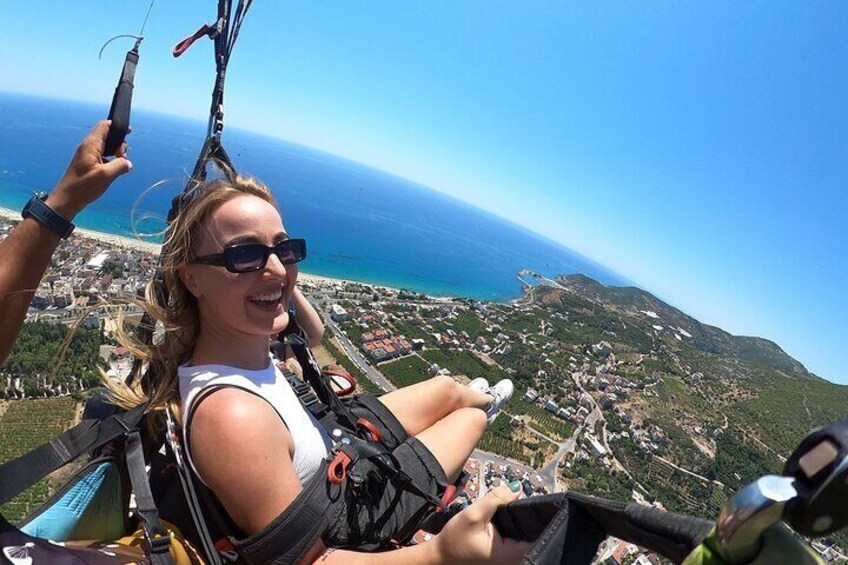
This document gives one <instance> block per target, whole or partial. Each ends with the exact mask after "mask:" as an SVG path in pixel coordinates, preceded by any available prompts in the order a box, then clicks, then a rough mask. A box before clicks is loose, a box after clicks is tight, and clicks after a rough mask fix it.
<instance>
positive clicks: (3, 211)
mask: <svg viewBox="0 0 848 565" xmlns="http://www.w3.org/2000/svg"><path fill="white" fill-rule="evenodd" d="M0 218H2V219H6V220H12V221H15V222H18V221H20V220H21V213H20V211H18V210H12V209H10V208H3V207H0ZM75 237H79V238H82V239H89V240H92V241H96V242H98V243H103V244H106V245H111V246H115V247H123V248H125V249H132V250H134V251H141V252H143V253H150V254H153V255H157V256H158V255H159V252H160V251H161V249H162V245H161V244H159V243H152V242H149V241H142V240H140V239H135V238H132V237H127V236H122V235H115V234H111V233H105V232H100V231H95V230H90V229H86V228H80V227H77V228H75V229H74V233H73V234H71V239H73V238H75ZM298 279H300V280H301V281H302V282H309V283H325V284H344V283H351V284H363V285H366V286H370V287H375V288H383V289H387V290H395V291H397V290H398V289H396V288H393V287H389V286H385V285H380V284H371V283H364V282H360V281H355V280H350V279H343V278H333V277H327V276H323V275H313V274H310V273H307V272H304V271H300V272H299V273H298Z"/></svg>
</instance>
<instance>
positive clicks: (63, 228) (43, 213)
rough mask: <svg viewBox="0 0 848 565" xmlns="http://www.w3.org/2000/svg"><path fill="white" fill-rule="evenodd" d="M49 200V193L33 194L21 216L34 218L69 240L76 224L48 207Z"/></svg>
mask: <svg viewBox="0 0 848 565" xmlns="http://www.w3.org/2000/svg"><path fill="white" fill-rule="evenodd" d="M46 198H47V193H45V192H36V193H34V194H33V196H32V198H30V199H29V202H27V203H26V206H24V209H23V211H22V212H21V216H23V217H24V218H28V217H32V218H34V219H35V220H38V222H40V223H41V224H42V225H43V226H44V227H46V228H47V229H49V230H50V231H52V232H53V233H55V234H56V235H58V236H59V237H61V238H62V239H65V238H67V237H68V236H69V235H71V233H72V232H73V231H74V227H75V226H74V224H73V223H71V222H69V221H68V220H67V219H66V218H65V217H63V216H62V215H61V214H59V213H58V212H56V211H55V210H53V209H52V208H51V207H50V206H48V205H47V204H46V203H45V202H44V200H45V199H46Z"/></svg>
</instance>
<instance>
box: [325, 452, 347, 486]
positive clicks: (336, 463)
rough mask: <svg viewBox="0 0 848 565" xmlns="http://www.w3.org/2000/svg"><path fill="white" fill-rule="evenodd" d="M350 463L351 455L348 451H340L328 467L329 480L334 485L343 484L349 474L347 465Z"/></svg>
mask: <svg viewBox="0 0 848 565" xmlns="http://www.w3.org/2000/svg"><path fill="white" fill-rule="evenodd" d="M348 465H350V457H348V455H347V453H345V452H343V451H339V452H338V453H336V456H335V457H334V458H333V460H332V461H331V462H330V466H329V467H327V480H328V481H330V483H332V484H334V485H340V484H342V481H344V480H345V477H346V476H347V467H348Z"/></svg>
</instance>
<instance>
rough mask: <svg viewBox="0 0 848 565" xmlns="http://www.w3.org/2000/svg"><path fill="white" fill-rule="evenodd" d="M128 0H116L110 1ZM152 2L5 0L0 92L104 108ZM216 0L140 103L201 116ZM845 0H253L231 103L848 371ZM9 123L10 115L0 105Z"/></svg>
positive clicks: (162, 57)
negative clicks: (201, 32)
mask: <svg viewBox="0 0 848 565" xmlns="http://www.w3.org/2000/svg"><path fill="white" fill-rule="evenodd" d="M117 5H120V6H121V7H120V9H116V8H115V6H117ZM146 9H147V2H146V1H144V0H128V1H124V2H121V3H119V4H116V3H115V2H104V1H96V2H95V1H85V0H84V1H82V2H54V1H50V2H48V1H36V0H31V1H29V2H6V3H5V5H4V9H3V17H2V19H0V61H2V65H3V72H2V73H0V90H6V91H17V92H30V93H39V94H44V95H50V96H62V97H68V98H76V99H83V100H92V101H99V102H101V103H103V104H104V108H105V107H107V106H108V102H109V99H110V97H111V93H112V90H113V89H114V83H115V80H116V77H117V74H118V70H119V67H120V64H121V61H122V59H123V53H124V51H125V49H126V48H127V47H128V46H129V45H128V44H126V43H124V44H118V45H114V46H113V47H112V48H110V49H109V50H107V52H106V54H105V56H104V59H103V60H102V61H98V60H97V52H98V50H99V48H100V45H101V44H102V43H103V41H105V40H106V39H107V38H108V37H110V36H112V35H114V34H117V33H135V32H137V29H138V27H139V25H140V23H141V20H142V18H143V15H144V13H145V11H146ZM214 12H215V2H213V1H210V0H204V1H198V0H194V1H185V0H182V1H180V2H173V1H172V2H165V1H163V0H159V2H158V4H157V5H156V7H155V8H154V11H153V14H152V16H151V19H150V22H149V23H148V30H147V39H146V41H145V44H144V45H143V54H142V62H141V65H140V67H139V72H138V81H137V86H136V99H135V104H136V106H137V107H141V108H146V109H152V110H158V111H162V112H166V113H171V114H179V115H185V116H193V117H198V118H205V115H206V111H207V108H208V96H209V89H210V87H211V72H212V67H211V55H210V52H211V44H210V42H208V41H205V42H202V43H199V44H197V45H195V47H194V48H193V49H192V50H191V51H190V52H189V53H188V54H187V55H186V56H184V57H183V58H182V59H180V60H176V61H174V60H173V59H172V58H171V57H170V47H171V46H172V45H173V44H174V43H175V42H176V41H177V40H178V39H179V38H181V37H182V36H185V35H188V34H190V33H191V32H193V31H194V30H195V29H196V28H197V27H198V26H199V25H200V24H201V23H202V22H204V21H211V20H212V19H213V16H214ZM846 30H848V4H845V3H840V2H821V3H815V4H807V3H791V2H782V3H775V2H655V1H651V2H635V1H634V2H597V1H592V2H588V1H587V2H582V3H570V2H562V1H560V0H557V1H549V2H543V1H538V2H514V1H501V0H486V1H482V0H480V1H470V0H468V1H463V0H452V1H428V2H389V1H382V0H359V1H347V2H282V1H280V0H273V1H272V0H256V2H255V3H254V8H253V9H252V11H251V13H250V14H249V15H248V19H247V21H246V22H245V25H244V28H243V33H242V37H241V39H240V43H239V45H238V46H237V50H236V54H235V56H234V58H233V61H232V63H231V71H230V74H229V79H228V92H227V108H226V110H227V122H228V124H230V125H233V126H238V127H241V128H245V129H249V130H254V131H258V132H262V133H266V134H270V135H273V136H276V137H281V138H284V139H288V140H291V141H294V142H298V143H302V144H305V145H309V146H313V147H316V148H320V149H324V150H327V151H329V152H332V153H336V154H339V155H342V156H345V157H349V158H352V159H355V160H358V161H361V162H364V163H368V164H371V165H374V166H376V167H378V168H381V169H384V170H387V171H390V172H393V173H396V174H399V175H401V176H405V177H407V178H410V179H413V180H416V181H419V182H421V183H423V184H426V185H429V186H431V187H433V188H435V189H437V190H441V191H444V192H447V193H450V194H452V195H455V196H457V197H459V198H461V199H463V200H466V201H469V202H471V203H474V204H476V205H478V206H480V207H483V208H486V209H488V210H491V211H493V212H495V213H497V214H500V215H502V216H505V217H507V218H509V219H511V220H514V221H516V222H518V223H520V224H523V225H525V226H527V227H529V228H531V229H533V230H535V231H538V232H540V233H542V234H544V235H547V236H549V237H551V238H552V239H555V240H557V241H560V242H562V243H564V244H565V245H567V246H569V247H571V248H573V249H575V250H577V251H579V252H582V253H584V254H585V255H587V256H589V257H591V258H593V259H595V260H597V261H599V262H601V263H603V264H605V265H607V266H609V267H611V268H612V269H614V270H616V271H618V272H619V273H621V274H623V275H625V276H626V277H628V278H630V279H631V280H633V281H635V282H636V283H637V284H639V285H640V286H642V287H644V288H646V289H648V290H650V291H652V292H655V293H656V294H658V295H659V296H661V297H663V298H664V299H666V300H668V301H670V302H671V303H672V304H674V305H676V306H678V307H680V308H682V309H683V310H685V311H687V312H688V313H690V314H692V315H694V316H695V317H697V318H699V319H700V320H702V321H704V322H708V323H712V324H716V325H718V326H720V327H723V328H725V329H727V330H729V331H731V332H733V333H737V334H748V335H759V336H763V337H767V338H770V339H773V340H775V341H776V342H778V343H779V344H780V345H781V346H783V347H784V348H785V349H786V350H787V351H788V352H789V353H790V354H791V355H793V356H795V357H796V358H798V359H799V360H800V361H801V362H803V363H804V364H805V365H807V367H808V368H809V369H810V370H812V371H814V372H816V373H818V374H820V375H821V376H823V377H825V378H828V379H830V380H835V381H838V382H848V353H847V352H846V347H845V346H846V344H848V298H846V296H848V261H846V259H848V236H846V229H845V219H846V218H845V217H846V215H848V193H846V186H845V185H846V183H848V111H846V104H848V34H847V33H846ZM0 119H2V117H0Z"/></svg>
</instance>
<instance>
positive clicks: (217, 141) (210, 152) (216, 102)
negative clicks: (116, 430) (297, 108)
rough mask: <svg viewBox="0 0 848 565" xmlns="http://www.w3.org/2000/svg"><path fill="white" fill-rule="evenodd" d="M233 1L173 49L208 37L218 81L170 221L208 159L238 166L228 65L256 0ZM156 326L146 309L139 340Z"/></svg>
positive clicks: (161, 291) (157, 284)
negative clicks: (228, 124) (229, 142)
mask: <svg viewBox="0 0 848 565" xmlns="http://www.w3.org/2000/svg"><path fill="white" fill-rule="evenodd" d="M232 4H233V0H218V17H217V19H216V20H215V24H214V25H210V24H204V25H203V26H201V27H200V28H199V29H198V30H197V31H196V32H194V33H193V34H192V35H190V36H189V37H187V38H185V39H183V40H182V41H180V42H179V43H177V45H176V46H175V47H174V49H173V52H172V53H173V55H174V57H179V56H180V55H182V54H183V53H185V52H186V51H187V50H188V48H189V47H191V45H192V44H193V43H194V42H195V41H197V40H198V39H200V38H201V37H208V38H209V39H211V40H212V41H213V42H214V44H215V84H214V86H213V88H212V104H211V106H210V108H209V122H208V125H207V129H206V139H205V140H204V141H203V147H202V148H201V150H200V155H199V156H198V158H197V162H196V163H195V165H194V169H193V171H192V174H191V177H190V178H189V179H188V182H186V185H185V187H184V188H183V190H182V192H181V193H179V194H177V195H176V196H175V197H174V198H173V199H172V200H171V209H170V210H169V211H168V217H167V222H168V225H170V224H171V222H173V221H174V219H175V218H176V217H177V216H178V215H179V213H180V211H181V210H182V209H183V208H184V207H185V205H186V204H188V203H189V202H191V200H192V199H193V198H194V196H195V194H196V190H197V188H198V187H199V186H200V185H201V184H202V183H203V182H204V181H205V180H206V174H207V173H206V167H207V164H208V163H210V162H212V163H218V164H220V165H223V166H226V167H228V168H230V169H231V170H235V167H233V164H232V161H231V160H230V157H229V155H227V152H226V151H225V150H224V147H223V145H222V144H221V132H222V131H223V129H224V83H225V79H226V75H227V65H228V64H229V62H230V56H231V55H232V53H233V47H234V46H235V42H236V39H237V38H238V35H239V31H240V30H241V24H242V21H243V20H244V16H245V14H247V11H248V10H249V9H250V6H251V5H252V4H253V1H252V0H246V1H245V0H239V2H238V5H237V6H236V8H235V10H233V9H232ZM166 254H167V241H166V242H165V244H163V246H162V251H161V252H160V255H159V264H160V265H161V262H162V257H164V256H166ZM163 283H164V280H163V277H162V274H161V272H160V273H158V274H157V275H156V278H155V279H154V292H156V293H157V294H158V295H159V298H160V299H162V301H163V303H167V300H168V290H167V288H166V287H165V285H164V284H163ZM154 329H155V322H154V320H153V317H152V316H150V315H149V314H148V313H146V312H145V314H144V315H143V316H142V318H141V323H140V324H139V326H138V331H137V337H138V339H139V341H140V342H141V343H144V344H145V345H150V344H151V343H152V342H153V331H154ZM141 365H142V364H141V361H140V360H139V359H135V360H134V361H133V367H132V370H131V371H130V374H129V376H128V377H127V384H130V382H131V381H132V380H133V378H135V376H136V375H138V374H139V373H140V372H141ZM150 379H151V374H150V368H148V369H147V370H146V371H145V372H144V374H143V375H141V386H142V389H143V390H145V392H147V391H148V389H149V382H150Z"/></svg>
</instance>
